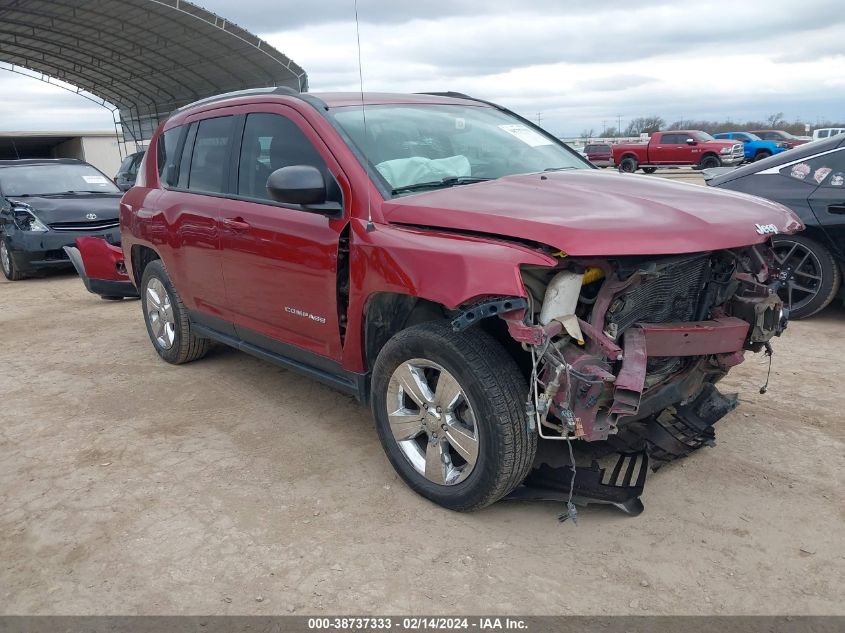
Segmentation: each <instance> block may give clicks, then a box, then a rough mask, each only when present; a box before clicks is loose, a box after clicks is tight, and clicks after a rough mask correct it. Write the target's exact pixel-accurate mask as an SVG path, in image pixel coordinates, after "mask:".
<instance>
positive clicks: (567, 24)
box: [0, 0, 845, 136]
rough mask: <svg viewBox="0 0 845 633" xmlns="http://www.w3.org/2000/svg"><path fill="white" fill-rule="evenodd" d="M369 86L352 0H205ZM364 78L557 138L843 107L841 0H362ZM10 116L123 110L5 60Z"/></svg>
mask: <svg viewBox="0 0 845 633" xmlns="http://www.w3.org/2000/svg"><path fill="white" fill-rule="evenodd" d="M197 4H200V5H202V6H204V7H206V8H208V9H210V10H212V11H214V12H216V13H218V14H220V15H222V16H224V17H226V18H227V19H229V20H231V21H233V22H236V23H238V24H240V25H241V26H243V27H245V28H247V29H249V30H251V31H253V32H255V33H257V34H259V35H260V36H261V37H263V38H264V39H266V40H267V41H268V42H270V43H271V44H272V45H274V46H275V47H276V48H277V49H279V50H280V51H282V52H283V53H285V54H286V55H288V56H290V57H291V58H292V59H293V60H295V61H296V62H297V63H298V64H300V65H301V66H302V67H303V68H305V69H306V71H307V72H308V75H309V81H310V85H311V90H312V91H322V90H327V91H328V90H357V88H358V67H357V53H356V48H355V24H354V10H353V0H315V1H312V2H301V1H299V0H240V1H239V2H237V3H233V2H231V0H199V1H198V2H197ZM358 13H359V18H360V28H361V45H362V58H363V76H364V88H365V89H366V90H379V91H381V90H385V91H398V92H419V91H426V90H429V91H430V90H455V91H459V92H466V93H468V94H472V95H475V96H478V97H482V98H485V99H490V100H493V101H497V102H500V103H502V104H504V105H506V106H508V107H510V108H512V109H514V110H516V111H517V112H519V113H520V114H522V115H524V116H526V117H528V118H531V119H533V120H535V121H536V120H537V118H538V113H540V114H539V116H540V117H541V120H542V125H543V126H544V127H546V128H547V129H549V130H550V131H552V132H553V133H556V134H558V135H561V136H564V135H575V134H579V133H580V132H581V131H582V130H586V129H591V128H592V129H593V130H594V131H595V132H597V133H598V132H600V131H601V130H602V128H603V126H605V125H607V126H611V125H614V126H615V125H616V124H617V122H618V120H619V119H620V118H621V120H622V125H623V127H624V126H625V125H626V124H627V122H628V121H629V120H630V119H631V118H633V117H637V116H646V115H651V114H657V115H660V116H663V117H664V118H665V119H667V120H668V121H673V120H676V119H680V118H686V119H690V118H693V119H695V118H709V119H714V118H728V117H730V118H732V119H734V120H738V121H742V120H746V119H749V118H765V117H766V116H768V115H770V114H773V113H777V112H783V113H784V115H785V118H786V119H787V120H789V121H793V120H799V119H800V120H802V121H806V122H809V123H811V124H815V123H816V121H817V120H825V119H836V120H840V121H841V120H843V119H845V10H843V5H842V2H841V0H800V1H797V0H791V1H783V0H732V1H724V0H720V1H707V0H696V1H695V2H686V1H679V0H672V1H665V0H601V2H584V1H583V0H580V1H569V0H557V1H552V0H523V1H521V2H517V1H514V0H485V1H483V2H482V1H479V0H445V1H443V0H426V1H425V2H410V1H406V0H359V3H358ZM0 91H2V94H3V95H4V97H3V99H2V100H0V128H2V129H6V130H12V129H17V130H22V129H29V130H32V129H57V128H74V129H77V128H78V129H106V128H108V127H110V126H111V115H110V114H108V113H107V112H105V111H104V110H102V109H100V108H98V107H97V106H94V105H92V104H90V103H89V102H87V101H85V100H84V99H83V98H81V97H77V96H75V95H71V94H67V93H64V92H63V91H61V90H60V89H57V88H54V87H51V86H46V85H43V84H41V83H40V82H38V81H35V80H30V79H26V78H22V77H19V76H17V75H14V74H12V73H9V72H6V71H0Z"/></svg>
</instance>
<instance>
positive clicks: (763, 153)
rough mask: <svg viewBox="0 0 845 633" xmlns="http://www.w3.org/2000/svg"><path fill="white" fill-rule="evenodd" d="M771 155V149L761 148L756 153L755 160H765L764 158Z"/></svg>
mask: <svg viewBox="0 0 845 633" xmlns="http://www.w3.org/2000/svg"><path fill="white" fill-rule="evenodd" d="M771 155H772V153H771V152H770V151H769V150H766V149H761V150H760V151H759V152H757V153H756V154H755V155H754V161H755V162H756V161H758V160H763V159H764V158H768V157H769V156H771Z"/></svg>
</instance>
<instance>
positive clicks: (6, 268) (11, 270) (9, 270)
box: [0, 238, 26, 281]
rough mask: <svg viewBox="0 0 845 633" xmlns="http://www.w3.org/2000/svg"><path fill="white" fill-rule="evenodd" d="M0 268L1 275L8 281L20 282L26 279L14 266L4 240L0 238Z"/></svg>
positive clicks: (9, 250)
mask: <svg viewBox="0 0 845 633" xmlns="http://www.w3.org/2000/svg"><path fill="white" fill-rule="evenodd" d="M0 268H2V269H3V275H5V277H6V279H8V280H9V281H20V280H21V279H25V278H26V275H24V274H23V273H22V272H21V271H20V270H18V267H17V266H15V260H14V258H13V257H12V251H11V249H10V248H9V243H8V242H7V241H6V238H0Z"/></svg>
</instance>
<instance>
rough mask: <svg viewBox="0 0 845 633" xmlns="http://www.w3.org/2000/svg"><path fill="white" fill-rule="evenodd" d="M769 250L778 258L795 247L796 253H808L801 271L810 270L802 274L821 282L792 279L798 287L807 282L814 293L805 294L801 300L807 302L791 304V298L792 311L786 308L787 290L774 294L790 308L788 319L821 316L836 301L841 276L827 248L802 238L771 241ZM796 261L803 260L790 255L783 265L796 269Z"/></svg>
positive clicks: (800, 277) (797, 277) (796, 276)
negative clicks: (805, 298)
mask: <svg viewBox="0 0 845 633" xmlns="http://www.w3.org/2000/svg"><path fill="white" fill-rule="evenodd" d="M772 246H773V248H774V249H775V252H776V253H778V254H779V255H780V256H782V257H783V256H785V255H787V254H789V253H790V250H791V249H792V247H793V246H796V247H797V248H796V249H795V250H796V252H798V251H801V252H803V253H804V254H807V253H809V255H810V258H809V262H805V264H804V265H805V267H806V266H807V265H809V266H810V269H809V270H808V271H806V272H810V271H812V273H811V274H815V275H816V276H818V277H821V279H818V280H815V279H812V278H810V277H806V276H801V275H794V279H796V281H797V282H798V283H801V284H806V283H808V280H809V283H810V285H809V286H808V287H811V288H812V289H813V291H814V292H812V293H806V294H805V297H808V298H809V299H808V300H806V301H804V300H802V301H800V302H798V301H795V300H794V299H795V296H794V294H793V302H794V303H793V305H794V307H790V306H789V295H788V290H786V289H783V290H781V292H779V293H778V294H779V295H780V296H781V298H782V299H783V300H784V302H785V303H786V304H787V307H790V311H789V318H790V319H806V318H807V317H811V316H813V315H814V314H816V313H818V312H821V311H822V310H824V309H825V308H826V307H827V306H828V305H830V302H831V301H833V299H834V298H835V297H836V293H837V292H839V286H840V285H841V283H842V272H841V271H840V269H839V266H838V264H837V263H836V260H835V259H834V258H833V255H832V254H831V252H830V251H829V250H828V249H827V247H825V246H823V245H822V244H819V243H818V242H816V241H815V240H812V239H810V238H809V237H804V236H803V235H783V236H777V237H774V238H772ZM800 259H803V255H802V256H801V258H798V257H797V256H795V255H792V256H790V257H789V258H788V259H787V260H786V261H785V262H783V263H784V264H789V263H792V264H793V265H797V264H798V263H800Z"/></svg>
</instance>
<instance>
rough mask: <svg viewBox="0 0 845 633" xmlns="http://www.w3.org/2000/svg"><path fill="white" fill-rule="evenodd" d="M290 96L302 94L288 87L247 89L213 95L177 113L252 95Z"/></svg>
mask: <svg viewBox="0 0 845 633" xmlns="http://www.w3.org/2000/svg"><path fill="white" fill-rule="evenodd" d="M271 94H272V95H289V96H291V97H298V96H300V95H301V94H302V93H300V92H299V91H298V90H294V89H293V88H289V87H288V86H268V87H266V88H247V89H246V90H235V91H233V92H224V93H222V94H219V95H212V96H210V97H206V98H205V99H200V100H199V101H194V102H192V103H188V104H186V105H183V106H182V107H181V108H178V109H177V110H176V112H182V111H183V110H187V109H188V108H193V107H195V106H198V105H205V104H207V103H214V102H215V101H222V100H223V99H232V98H234V97H249V96H252V95H271Z"/></svg>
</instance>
